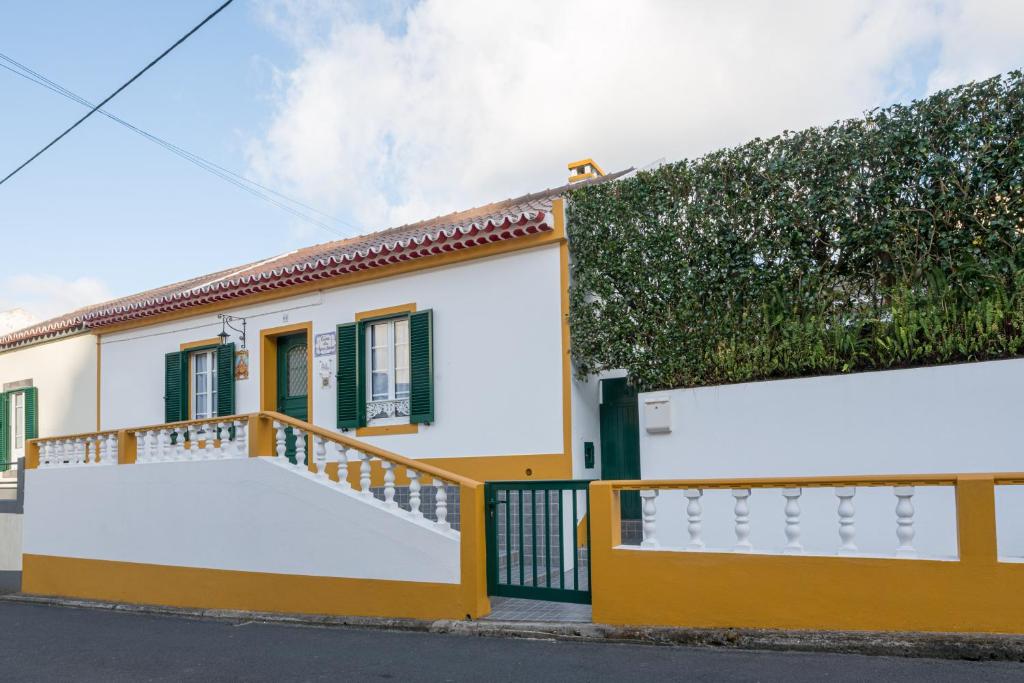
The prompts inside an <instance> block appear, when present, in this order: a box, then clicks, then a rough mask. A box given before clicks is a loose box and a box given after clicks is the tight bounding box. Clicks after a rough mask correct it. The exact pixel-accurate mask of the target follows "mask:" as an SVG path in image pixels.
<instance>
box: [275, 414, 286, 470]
mask: <svg viewBox="0 0 1024 683" xmlns="http://www.w3.org/2000/svg"><path fill="white" fill-rule="evenodd" d="M287 439H288V434H287V432H285V428H284V425H283V424H281V423H280V422H278V421H277V420H274V444H275V449H274V452H275V453H276V454H277V459H278V462H284V460H285V456H286V454H287V453H288V443H287Z"/></svg>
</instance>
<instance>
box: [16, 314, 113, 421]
mask: <svg viewBox="0 0 1024 683" xmlns="http://www.w3.org/2000/svg"><path fill="white" fill-rule="evenodd" d="M25 379H31V380H32V384H33V386H35V387H37V388H38V389H39V392H38V395H39V436H40V437H47V436H59V435H61V434H81V433H82V432H89V431H92V430H94V429H95V428H96V337H94V336H92V335H90V334H82V335H78V336H75V337H68V338H66V339H60V340H57V341H51V342H47V343H45V344H37V345H34V346H26V347H23V348H20V349H14V350H11V351H4V352H0V386H2V385H3V384H5V383H7V382H17V381H19V380H25Z"/></svg>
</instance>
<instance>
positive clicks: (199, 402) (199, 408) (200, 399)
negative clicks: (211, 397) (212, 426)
mask: <svg viewBox="0 0 1024 683" xmlns="http://www.w3.org/2000/svg"><path fill="white" fill-rule="evenodd" d="M195 413H196V419H197V420H201V419H203V418H204V417H209V415H208V414H207V412H206V394H205V393H201V394H200V393H197V394H196V405H195Z"/></svg>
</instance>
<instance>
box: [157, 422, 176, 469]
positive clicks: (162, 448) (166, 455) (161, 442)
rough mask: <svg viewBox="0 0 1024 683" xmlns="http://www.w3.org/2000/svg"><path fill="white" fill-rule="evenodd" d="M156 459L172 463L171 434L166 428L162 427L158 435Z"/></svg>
mask: <svg viewBox="0 0 1024 683" xmlns="http://www.w3.org/2000/svg"><path fill="white" fill-rule="evenodd" d="M156 458H157V460H159V461H160V462H170V461H171V460H173V458H172V457H171V434H170V432H169V431H168V430H167V428H166V427H161V428H160V431H159V432H157V435H156Z"/></svg>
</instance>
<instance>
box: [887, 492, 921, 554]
mask: <svg viewBox="0 0 1024 683" xmlns="http://www.w3.org/2000/svg"><path fill="white" fill-rule="evenodd" d="M892 492H893V493H894V494H895V495H896V498H897V499H898V502H897V503H896V538H897V539H898V540H899V546H897V548H896V556H897V557H916V556H917V551H916V550H915V549H914V546H913V544H912V542H913V540H914V501H913V500H912V499H913V497H914V487H913V486H894V487H893V490H892Z"/></svg>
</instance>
